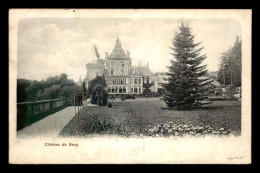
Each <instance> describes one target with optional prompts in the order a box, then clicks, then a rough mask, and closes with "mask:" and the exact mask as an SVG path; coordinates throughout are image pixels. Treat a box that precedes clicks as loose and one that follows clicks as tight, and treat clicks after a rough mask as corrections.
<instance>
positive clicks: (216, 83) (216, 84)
mask: <svg viewBox="0 0 260 173" xmlns="http://www.w3.org/2000/svg"><path fill="white" fill-rule="evenodd" d="M199 79H211V80H213V81H212V82H211V84H213V85H215V86H220V83H219V82H218V81H216V80H215V79H212V78H211V77H208V76H201V77H199Z"/></svg>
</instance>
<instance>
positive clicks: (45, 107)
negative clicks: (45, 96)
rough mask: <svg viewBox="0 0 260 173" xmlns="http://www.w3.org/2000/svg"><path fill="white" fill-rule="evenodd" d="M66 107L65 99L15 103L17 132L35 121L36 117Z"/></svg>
mask: <svg viewBox="0 0 260 173" xmlns="http://www.w3.org/2000/svg"><path fill="white" fill-rule="evenodd" d="M65 105H66V100H65V99H54V100H43V101H37V102H23V103H17V130H19V129H21V128H23V127H25V126H27V124H30V123H28V122H32V121H36V120H37V118H36V117H37V116H38V115H42V114H46V115H47V114H48V113H50V112H51V111H54V110H56V109H59V108H61V107H63V106H65Z"/></svg>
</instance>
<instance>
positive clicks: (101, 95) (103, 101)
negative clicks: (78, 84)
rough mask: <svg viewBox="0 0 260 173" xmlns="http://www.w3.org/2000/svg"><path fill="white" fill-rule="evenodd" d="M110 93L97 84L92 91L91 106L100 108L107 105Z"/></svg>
mask: <svg viewBox="0 0 260 173" xmlns="http://www.w3.org/2000/svg"><path fill="white" fill-rule="evenodd" d="M107 99H108V93H107V91H106V90H105V87H104V86H102V85H100V84H97V85H96V86H95V87H94V88H93V90H92V96H91V104H97V105H99V106H104V105H107Z"/></svg>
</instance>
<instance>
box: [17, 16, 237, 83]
mask: <svg viewBox="0 0 260 173" xmlns="http://www.w3.org/2000/svg"><path fill="white" fill-rule="evenodd" d="M181 22H183V23H184V24H188V25H189V26H190V27H191V29H192V33H193V34H194V35H195V41H196V42H202V44H201V46H203V47H204V49H203V51H202V54H206V55H207V59H206V60H205V61H204V63H205V64H208V69H209V71H215V70H217V69H218V64H219V58H220V54H221V52H223V51H225V50H227V49H228V48H229V47H230V46H231V45H232V44H233V43H234V41H235V39H236V36H237V35H238V36H239V37H240V36H241V28H240V25H239V23H237V22H236V21H234V20H227V19H201V20H198V19H195V20H187V19H184V20H182V19H178V20H177V19H80V18H78V19H24V20H22V21H20V23H19V28H18V55H17V58H18V65H17V67H18V78H25V79H34V80H42V79H46V78H48V77H49V76H54V75H59V74H61V73H66V74H67V75H69V78H70V79H73V80H74V81H78V80H79V76H80V75H81V77H82V79H83V78H84V77H85V75H86V63H88V62H90V61H93V60H94V53H95V52H94V45H96V46H97V48H98V51H99V54H100V56H101V58H104V56H105V52H108V53H109V54H110V53H111V51H112V49H113V48H114V45H115V42H116V38H117V37H119V40H120V42H121V43H122V47H123V49H124V50H125V51H129V52H130V56H131V58H132V62H133V65H136V66H137V65H138V61H139V60H142V64H143V65H144V64H146V63H147V62H148V63H149V66H150V69H151V70H152V71H153V72H162V71H167V67H166V66H168V65H169V61H170V59H171V58H172V55H171V54H170V53H171V49H170V48H169V46H171V44H172V43H171V40H172V39H173V37H174V34H175V33H176V32H177V31H178V29H179V28H178V27H179V26H180V24H181Z"/></svg>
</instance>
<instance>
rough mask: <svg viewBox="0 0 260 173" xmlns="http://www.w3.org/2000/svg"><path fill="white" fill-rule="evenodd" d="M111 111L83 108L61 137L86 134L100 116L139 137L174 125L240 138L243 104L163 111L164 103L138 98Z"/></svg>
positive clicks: (222, 103)
mask: <svg viewBox="0 0 260 173" xmlns="http://www.w3.org/2000/svg"><path fill="white" fill-rule="evenodd" d="M109 102H111V103H112V105H113V106H112V108H108V107H107V106H92V107H83V108H82V110H81V111H80V119H79V122H78V117H76V116H75V117H74V118H73V119H72V120H71V121H70V122H69V123H68V124H67V125H66V126H65V127H64V128H63V129H62V131H61V132H60V135H62V136H75V135H76V136H77V135H78V134H80V133H81V135H82V133H83V135H86V134H84V125H85V124H86V123H87V122H88V121H91V119H92V117H93V115H97V116H98V118H99V120H100V121H109V122H111V123H113V124H115V125H120V126H122V127H124V128H126V129H128V130H129V131H131V132H134V133H135V134H136V135H139V134H142V133H144V130H145V129H146V128H147V127H148V125H150V126H152V127H153V126H156V125H159V124H162V123H168V122H169V121H172V122H173V124H177V125H179V124H187V125H191V124H192V125H195V126H196V125H200V126H206V125H210V126H211V127H212V128H213V129H220V128H225V129H231V132H232V134H234V135H240V134H241V102H240V101H214V102H213V103H212V104H210V105H207V106H205V107H204V108H202V109H197V110H187V111H175V110H167V109H162V107H165V106H166V105H165V103H164V102H163V101H161V100H159V98H136V99H135V100H132V99H129V100H125V101H121V100H120V99H115V100H109Z"/></svg>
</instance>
